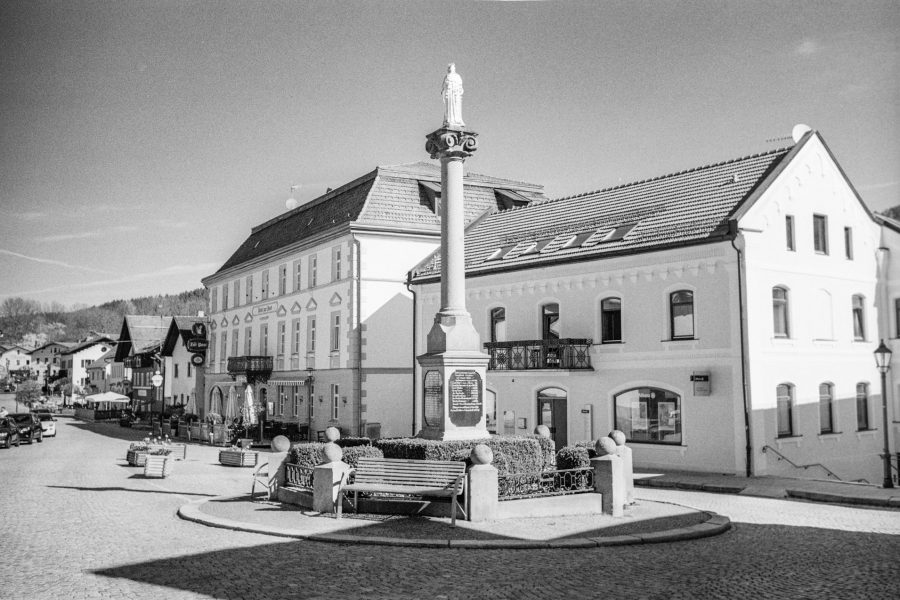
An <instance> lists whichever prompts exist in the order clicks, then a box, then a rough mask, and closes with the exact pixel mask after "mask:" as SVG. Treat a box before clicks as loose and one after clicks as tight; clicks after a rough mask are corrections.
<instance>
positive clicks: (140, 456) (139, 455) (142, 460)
mask: <svg viewBox="0 0 900 600" xmlns="http://www.w3.org/2000/svg"><path fill="white" fill-rule="evenodd" d="M148 454H149V450H128V452H126V453H125V459H126V460H127V461H128V464H129V465H131V466H133V467H143V466H144V464H146V462H147V455H148Z"/></svg>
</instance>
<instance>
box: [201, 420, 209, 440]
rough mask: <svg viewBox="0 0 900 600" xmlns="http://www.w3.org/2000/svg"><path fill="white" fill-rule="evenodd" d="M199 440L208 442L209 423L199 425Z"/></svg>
mask: <svg viewBox="0 0 900 600" xmlns="http://www.w3.org/2000/svg"><path fill="white" fill-rule="evenodd" d="M200 439H201V440H203V441H207V440H209V423H200Z"/></svg>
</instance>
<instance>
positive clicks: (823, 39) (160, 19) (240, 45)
mask: <svg viewBox="0 0 900 600" xmlns="http://www.w3.org/2000/svg"><path fill="white" fill-rule="evenodd" d="M450 62H455V63H456V65H457V72H458V73H459V74H460V75H461V76H462V78H463V85H464V88H465V95H464V99H463V119H464V120H465V122H466V125H467V126H468V128H469V129H471V130H474V131H476V132H478V134H479V150H478V152H477V153H476V154H475V155H474V156H472V157H471V158H469V159H468V160H467V169H468V170H470V171H472V172H476V173H482V174H489V175H494V176H498V177H506V178H511V179H517V180H524V181H529V182H534V183H539V184H542V185H544V186H545V192H546V194H547V195H548V196H549V197H560V196H566V195H571V194H577V193H582V192H588V191H591V190H596V189H601V188H605V187H609V186H613V185H618V184H620V183H627V182H630V181H636V180H641V179H646V178H649V177H655V176H659V175H663V174H666V173H671V172H676V171H680V170H684V169H689V168H693V167H697V166H702V165H705V164H710V163H715V162H719V161H723V160H729V159H733V158H738V157H741V156H746V155H749V154H753V153H756V152H761V151H765V150H768V149H772V148H777V147H782V146H786V145H789V144H790V135H791V129H792V127H793V126H794V125H795V124H798V123H804V124H807V125H809V126H810V127H812V128H813V129H816V130H818V131H819V132H820V133H821V134H822V136H823V137H824V139H825V141H826V142H827V143H828V145H829V147H830V148H831V150H832V152H833V153H834V155H835V157H836V158H837V160H838V162H839V163H840V164H841V165H842V167H843V168H844V170H845V172H846V174H847V176H848V177H849V179H850V180H851V182H852V183H853V184H854V186H855V187H856V189H857V190H858V191H859V193H860V195H861V196H862V197H863V199H864V201H865V202H866V203H867V204H868V205H869V207H870V208H872V209H873V210H883V209H885V208H888V207H890V206H894V205H897V204H900V118H898V117H900V0H894V1H885V2H866V1H862V0H854V1H850V0H846V1H844V2H826V1H816V2H810V1H804V0H791V1H787V0H785V1H778V2H776V1H765V2H763V1H740V2H733V1H727V0H724V1H723V0H720V1H715V2H711V1H705V0H691V1H689V2H688V1H685V2H677V1H671V0H670V1H665V0H654V1H640V0H636V1H634V0H632V1H627V2H607V1H602V0H601V1H593V2H576V1H571V2H436V1H429V2H424V1H422V2H419V1H407V2H385V1H378V0H373V1H369V2H349V1H342V0H334V1H331V2H325V1H323V2H304V1H292V2H263V1H252V2H249V1H247V2H240V1H230V0H220V1H217V2H211V1H204V2H197V1H179V2H174V1H167V0H161V1H160V0H155V1H152V2H151V1H146V2H129V1H117V2H93V1H91V2H89V1H79V0H67V1H57V2H42V1H35V0H27V1H24V2H18V1H12V0H4V1H3V2H2V3H0V81H2V82H3V83H2V85H0V142H2V143H0V300H2V299H3V298H5V297H11V296H21V297H25V298H31V299H35V300H38V301H40V302H42V303H46V304H48V303H50V302H59V303H62V304H64V305H67V306H72V305H74V304H99V303H102V302H106V301H109V300H114V299H126V298H132V297H138V296H145V295H151V294H157V293H177V292H180V291H185V290H189V289H194V288H197V287H200V286H201V283H200V280H201V278H202V277H204V276H206V275H210V274H212V273H213V272H215V271H216V270H217V269H218V268H219V267H220V266H221V265H222V264H223V263H224V262H225V261H226V260H227V259H228V257H229V256H230V255H231V253H232V252H234V251H235V250H236V249H237V247H238V246H239V245H240V244H241V242H242V241H243V240H244V239H245V238H246V236H247V235H248V234H249V233H250V228H251V227H252V226H254V225H258V224H260V223H262V222H264V221H266V220H268V219H270V218H272V217H275V216H277V215H278V214H281V213H283V212H284V211H285V210H286V208H285V201H286V200H287V199H288V197H289V196H290V195H291V189H290V188H291V186H292V185H299V186H300V187H299V188H298V189H297V191H296V192H295V193H294V197H295V198H296V199H297V200H299V201H301V202H302V201H307V200H310V199H312V198H315V197H318V196H319V195H321V194H323V193H324V192H325V190H326V189H327V188H328V187H338V186H340V185H342V184H344V183H347V182H349V181H351V180H353V179H355V178H357V177H359V176H361V175H364V174H365V173H368V172H370V171H372V170H373V169H374V168H375V167H376V166H378V165H392V164H401V163H408V162H415V161H419V160H428V155H427V154H426V152H425V135H426V134H427V133H429V132H431V131H433V130H435V129H437V128H438V127H440V125H441V121H442V118H443V102H442V100H441V97H440V90H441V82H442V81H443V77H444V74H445V72H446V66H447V64H448V63H450Z"/></svg>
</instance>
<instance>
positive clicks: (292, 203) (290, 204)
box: [284, 196, 300, 210]
mask: <svg viewBox="0 0 900 600" xmlns="http://www.w3.org/2000/svg"><path fill="white" fill-rule="evenodd" d="M284 205H285V206H286V207H287V209H288V210H294V209H295V208H297V207H298V206H300V203H299V202H297V199H296V198H294V197H293V196H291V197H290V198H288V199H287V200H286V201H285V203H284Z"/></svg>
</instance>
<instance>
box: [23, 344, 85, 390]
mask: <svg viewBox="0 0 900 600" xmlns="http://www.w3.org/2000/svg"><path fill="white" fill-rule="evenodd" d="M73 346H75V344H74V343H72V342H47V343H46V344H43V345H41V346H38V347H37V348H35V349H34V350H32V351H31V365H32V367H33V368H34V371H35V375H36V376H37V380H38V381H39V382H41V384H42V385H46V384H47V383H51V382H53V380H55V379H57V378H58V377H63V376H67V374H66V373H61V371H60V369H61V368H62V367H61V361H60V356H61V355H62V353H63V352H66V351H67V350H69V349H70V348H72V347H73Z"/></svg>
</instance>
